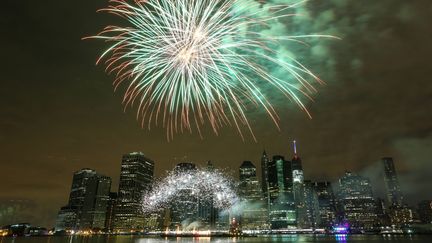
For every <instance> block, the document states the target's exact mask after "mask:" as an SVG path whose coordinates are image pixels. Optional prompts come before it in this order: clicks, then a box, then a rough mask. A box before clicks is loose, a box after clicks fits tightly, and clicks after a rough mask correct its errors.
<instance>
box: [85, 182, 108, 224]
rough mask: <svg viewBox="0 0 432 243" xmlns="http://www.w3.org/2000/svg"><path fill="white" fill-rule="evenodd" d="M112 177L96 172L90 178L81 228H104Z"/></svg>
mask: <svg viewBox="0 0 432 243" xmlns="http://www.w3.org/2000/svg"><path fill="white" fill-rule="evenodd" d="M110 189H111V178H110V177H108V176H103V175H98V174H96V175H95V176H93V177H92V178H90V179H89V181H88V184H87V193H86V194H87V195H86V197H85V200H84V205H83V209H82V215H81V222H80V225H81V228H83V229H100V230H101V229H104V228H105V219H106V211H107V207H108V202H109V193H110Z"/></svg>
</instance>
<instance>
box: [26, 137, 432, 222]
mask: <svg viewBox="0 0 432 243" xmlns="http://www.w3.org/2000/svg"><path fill="white" fill-rule="evenodd" d="M291 149H292V151H291V155H292V156H290V155H288V156H290V157H292V160H291V161H292V162H290V163H293V164H291V165H290V167H289V170H292V171H298V170H301V171H302V172H301V174H299V173H298V172H295V173H294V172H293V175H292V177H291V178H292V180H293V182H294V184H290V185H289V188H291V189H288V190H289V191H290V192H291V193H293V195H295V190H296V189H295V188H296V187H295V184H296V183H295V181H298V182H301V183H302V184H303V183H305V185H306V184H307V183H311V180H312V183H330V184H331V185H332V187H331V188H332V190H335V189H336V190H338V189H339V187H338V183H339V180H340V178H342V177H343V175H346V173H354V174H356V175H357V174H358V175H363V176H365V178H367V179H368V180H370V178H371V177H373V176H374V175H373V174H364V173H362V172H358V171H349V170H346V171H345V172H344V174H341V175H340V176H339V177H337V178H335V179H334V180H328V179H326V178H312V177H309V176H307V172H306V173H305V174H306V175H304V172H303V169H302V167H303V164H304V163H303V162H302V159H301V158H300V156H299V154H298V153H296V152H297V149H296V148H295V141H294V145H293V144H291ZM281 154H282V153H280V154H274V155H273V154H269V153H267V151H266V150H264V151H263V152H262V154H261V157H260V158H259V159H257V160H255V162H253V161H247V160H244V161H243V162H242V163H238V164H233V165H232V166H234V169H232V167H231V169H229V168H220V167H219V166H218V164H217V163H214V162H213V163H212V162H210V161H207V162H206V163H205V164H199V163H196V162H193V163H194V166H195V164H197V165H198V166H199V167H200V168H205V167H206V166H209V165H210V166H211V167H213V166H214V167H216V168H220V169H222V170H223V171H225V172H226V173H228V175H230V176H232V177H233V178H235V179H236V180H237V181H239V183H240V184H239V186H240V189H239V190H240V191H239V193H240V194H239V195H242V193H241V183H242V176H241V174H237V173H235V171H236V169H235V168H237V169H238V168H240V169H241V168H242V167H250V166H254V171H255V172H254V173H255V176H256V179H257V180H258V181H257V183H259V187H260V191H261V190H263V191H262V192H263V193H264V188H261V185H262V184H261V182H262V178H263V177H262V176H264V174H262V169H258V170H257V168H258V167H261V166H262V165H263V163H264V161H265V158H267V156H270V157H269V158H270V161H275V162H274V163H276V162H277V161H278V160H284V156H281ZM125 156H126V157H125ZM130 156H132V157H134V156H140V157H142V158H144V159H145V160H148V161H151V162H152V163H154V162H153V161H152V160H150V159H148V158H146V157H144V156H146V155H145V154H144V153H142V152H132V153H128V154H125V155H123V160H122V161H123V162H122V163H121V164H123V163H124V161H128V160H125V158H128V157H130ZM263 156H264V157H263ZM301 157H302V158H303V156H301ZM288 158H289V157H288ZM145 160H144V161H145ZM132 161H133V160H132ZM389 161H390V163H391V166H390V172H391V173H390V175H389V172H388V171H389V169H388V167H389V166H388V163H389ZM185 162H186V163H185ZM190 162H192V161H183V162H178V163H177V164H176V165H175V166H173V167H172V168H171V170H174V171H175V170H176V168H178V166H179V165H182V163H183V164H185V165H187V164H188V163H190ZM209 163H210V164H209ZM245 163H246V164H245ZM267 163H268V162H267ZM272 163H273V162H272ZM306 164H307V163H306ZM157 165H158V163H157V162H156V163H154V165H153V166H154V167H155V168H156V167H157ZM255 165H259V166H255ZM275 165H277V163H276V164H275ZM269 166H271V163H270V164H269ZM121 167H123V166H121ZM379 167H380V168H378V170H379V171H380V172H379V174H378V178H379V179H378V181H376V180H374V181H371V182H370V183H371V190H372V193H373V195H374V198H380V199H381V200H383V201H385V202H386V204H388V205H392V201H390V200H393V199H391V198H392V197H391V196H389V195H392V194H391V193H392V192H393V191H394V190H388V189H387V183H388V179H387V177H390V178H391V179H393V181H394V183H396V184H398V185H399V183H400V181H399V180H398V177H397V176H396V174H398V173H399V172H398V169H397V163H396V165H395V164H394V162H393V160H392V158H391V157H383V158H381V160H380V166H379ZM395 167H396V170H395ZM275 168H276V167H275ZM152 170H153V169H152ZM96 171H97V174H96ZM96 171H95V170H93V169H89V168H82V169H79V170H77V171H76V173H79V174H81V173H90V174H91V175H92V176H93V175H97V176H98V177H97V178H107V179H106V180H109V187H110V188H111V191H113V192H117V190H119V188H118V186H117V185H118V182H114V180H113V183H112V185H111V180H112V178H113V177H115V175H114V176H113V175H108V176H105V175H101V174H99V173H104V172H101V171H100V170H96ZM168 171H169V170H167V171H166V172H165V173H161V174H159V175H154V177H155V178H163V177H164V176H166V173H167V172H168ZM240 171H241V170H240ZM119 172H120V171H119ZM119 174H121V173H119ZM296 175H301V176H300V177H298V179H296ZM270 176H271V177H270V178H273V179H272V180H276V181H275V183H276V184H275V185H277V184H278V183H280V182H277V180H278V179H277V178H278V177H277V176H276V177H275V175H272V174H270ZM152 177H153V174H152ZM258 178H259V179H258ZM395 178H396V179H395ZM75 180H76V179H75V176H74V177H73V184H72V187H73V186H74V183H75V182H74V181H75ZM293 182H291V183H293ZM400 184H402V187H403V182H402V183H400ZM293 185H294V187H293ZM316 185H317V186H318V184H316ZM335 186H336V187H335ZM399 186H400V185H399ZM380 187H381V189H382V190H383V191H379V190H378V191H377V189H378V188H380ZM270 188H271V185H270ZM91 190H97V187H96V189H91ZM302 190H303V189H302ZM67 192H68V191H67V190H66V191H65V192H64V194H66V193H67ZM397 192H398V193H399V194H398V195H397V196H399V197H402V195H404V196H405V192H404V191H402V192H401V190H400V188H399V189H398V190H397ZM115 196H116V199H117V197H118V196H117V193H116V195H115ZM417 196H418V198H415V199H414V198H410V197H406V196H405V197H404V199H403V204H406V203H408V204H409V205H410V206H413V207H417V203H419V202H420V201H424V200H427V199H429V197H427V196H425V195H424V194H421V195H417ZM141 197H142V196H141ZM294 197H295V196H294ZM246 198H247V196H246ZM263 199H264V200H267V199H266V198H265V197H264V198H263ZM69 200H73V199H72V194H71V195H70V199H69ZM82 200H84V199H82ZM107 200H108V199H105V201H107ZM296 203H298V202H296ZM75 204H76V203H75ZM81 204H82V203H81ZM70 205H71V204H70V203H69V204H68V205H67V206H64V207H62V208H61V210H63V211H65V212H66V215H67V214H68V212H70ZM104 205H105V204H104ZM397 205H399V206H401V205H402V201H399V204H397ZM137 206H138V205H137ZM74 207H76V206H74ZM78 207H82V206H78ZM88 207H89V206H87V208H88ZM135 210H136V208H135ZM51 216H52V215H51ZM113 217H114V215H113ZM30 218H32V219H33V220H35V221H36V222H39V221H40V218H38V216H37V215H36V216H35V217H30ZM87 218H88V216H87ZM53 221H54V219H53V218H52V219H48V221H47V222H48V224H49V222H53ZM53 224H54V223H53ZM99 224H100V223H99ZM112 224H113V225H115V223H114V221H113V223H112Z"/></svg>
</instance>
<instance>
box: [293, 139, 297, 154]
mask: <svg viewBox="0 0 432 243" xmlns="http://www.w3.org/2000/svg"><path fill="white" fill-rule="evenodd" d="M293 145H294V155H297V142H296V140H294V141H293Z"/></svg>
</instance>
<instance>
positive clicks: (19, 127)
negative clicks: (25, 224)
mask: <svg viewBox="0 0 432 243" xmlns="http://www.w3.org/2000/svg"><path fill="white" fill-rule="evenodd" d="M105 5H106V1H104V0H98V1H88V0H78V1H74V2H73V3H72V2H70V3H68V4H65V3H64V2H61V1H53V0H50V1H44V2H43V3H42V2H35V1H29V0H27V1H13V0H6V1H4V2H3V3H2V8H1V9H0V15H1V16H2V18H0V27H1V29H2V38H1V39H0V46H1V47H0V48H1V53H2V58H1V60H0V62H1V63H0V67H1V70H2V72H1V76H0V80H1V83H2V88H1V89H0V115H1V121H0V148H1V154H2V158H1V171H2V177H1V183H0V192H1V193H0V196H2V197H5V198H18V199H31V200H33V202H34V205H36V206H35V207H37V208H40V209H38V210H35V211H34V212H35V215H37V217H33V218H31V219H29V220H32V221H34V223H40V224H44V225H45V224H46V225H51V224H52V223H53V221H54V218H55V212H56V210H57V209H58V208H59V207H60V206H63V205H64V204H65V203H66V201H67V197H68V193H69V188H70V183H71V179H72V173H73V171H76V170H78V169H80V168H83V167H91V168H94V169H96V170H98V171H100V172H101V173H104V174H106V175H109V176H112V177H113V178H114V183H113V185H115V186H114V188H113V190H115V189H116V188H115V187H116V184H117V180H118V176H119V170H120V159H121V155H122V154H123V153H126V152H130V151H138V150H139V151H143V152H144V153H146V154H147V155H148V156H149V157H150V158H153V159H154V160H155V161H156V172H157V173H158V174H161V172H162V171H164V170H167V169H171V168H172V166H173V165H174V164H175V163H176V162H178V161H180V160H185V159H187V160H192V161H195V162H197V163H203V162H204V161H207V160H210V159H211V160H213V161H214V163H215V164H216V165H217V166H220V167H224V168H231V169H233V170H237V167H238V166H239V165H240V164H241V161H243V160H252V161H253V162H254V163H255V164H257V163H259V157H260V154H261V152H262V149H263V148H266V150H267V151H268V152H269V153H270V154H282V155H286V156H287V157H290V155H289V154H291V152H290V150H291V149H290V145H289V142H290V141H291V140H292V139H294V138H296V139H297V140H298V141H299V152H300V153H301V156H302V158H303V161H304V167H305V173H306V176H307V177H308V178H312V179H329V180H336V179H337V178H338V177H339V176H340V175H341V174H342V173H343V172H344V171H345V170H353V171H368V170H369V168H372V169H370V170H374V169H373V168H379V162H378V161H379V159H380V158H381V157H383V156H394V157H395V161H396V166H397V167H398V169H400V178H401V181H402V185H403V189H404V192H405V194H406V195H407V197H409V198H411V199H410V202H415V201H417V200H420V199H424V198H430V197H431V195H428V194H427V191H428V190H427V189H428V188H430V186H431V185H432V180H431V179H430V176H428V175H427V172H428V171H431V168H430V166H429V164H430V163H429V162H430V159H429V157H431V150H430V148H431V146H432V136H431V135H430V134H432V123H431V120H432V112H430V111H431V102H432V87H431V84H430V82H431V78H430V74H429V70H430V68H431V65H430V54H431V53H432V46H431V45H430V43H432V35H430V26H429V23H430V16H432V2H431V1H429V0H417V1H403V0H380V1H374V0H365V1H358V0H349V1H347V0H328V1H324V0H322V1H321V0H313V1H310V2H309V3H308V4H307V7H306V8H302V9H301V11H303V13H304V19H303V20H302V19H298V20H296V22H295V24H296V25H298V24H300V23H304V25H303V26H301V27H299V28H298V29H296V31H306V32H308V33H312V32H320V33H329V34H334V35H338V36H340V37H342V38H343V40H341V41H328V40H326V41H322V40H316V41H313V42H312V44H313V45H312V48H309V49H304V50H302V53H303V54H304V59H305V60H304V61H307V62H306V64H308V66H310V68H311V69H312V70H315V71H316V73H317V74H319V75H320V76H321V77H322V78H323V79H324V80H325V81H326V82H327V84H326V85H324V86H322V87H319V93H318V94H317V95H316V96H315V101H314V102H311V103H309V104H308V108H309V109H310V111H311V113H312V115H313V119H312V120H310V119H308V118H307V116H306V115H305V114H304V113H302V112H301V111H299V110H297V109H296V108H295V107H294V106H292V105H289V103H285V101H284V103H282V102H281V103H279V104H278V106H277V108H278V111H279V113H280V117H281V122H280V125H281V131H278V130H277V129H276V128H275V126H274V125H273V124H272V123H271V122H270V121H269V119H268V118H267V117H266V116H265V115H264V114H257V115H254V116H253V119H252V123H253V124H252V125H253V127H254V128H255V129H254V130H255V134H256V136H257V138H258V143H255V142H253V141H251V139H250V138H249V139H247V140H246V141H244V142H243V141H242V140H241V139H240V138H239V136H238V135H237V134H236V132H235V128H233V127H226V128H224V129H223V130H222V131H221V134H220V135H219V136H215V135H214V134H212V132H211V131H210V129H204V132H203V133H204V134H203V135H204V137H205V139H204V140H201V139H200V137H199V136H198V135H197V134H195V133H194V134H180V135H178V136H177V137H176V138H175V140H174V141H172V142H167V140H166V138H165V135H166V134H165V131H164V130H163V129H162V128H155V129H152V130H151V131H148V130H146V129H141V128H140V125H139V123H138V122H137V121H136V119H135V115H134V110H133V109H128V110H126V112H123V107H122V105H121V97H120V96H121V95H120V93H113V87H112V84H111V81H112V78H113V77H111V76H108V75H106V74H105V73H104V72H103V69H102V68H101V67H96V66H95V65H94V62H95V60H96V58H97V56H98V54H100V52H101V51H102V49H103V47H104V44H103V43H100V42H97V41H82V40H81V38H82V37H84V36H87V35H91V34H95V33H96V32H97V31H99V30H101V28H102V27H103V26H104V24H105V23H108V22H112V21H116V20H115V19H110V17H109V16H106V15H104V14H96V13H95V11H96V10H97V9H98V8H100V7H103V6H105ZM302 21H304V22H302ZM303 54H302V55H303ZM184 156H187V157H186V158H184ZM377 170H378V169H377ZM377 170H376V171H377ZM369 174H370V175H372V174H371V173H369ZM377 187H379V185H377ZM378 193H379V190H378ZM36 213H37V214H36ZM41 215H43V216H41Z"/></svg>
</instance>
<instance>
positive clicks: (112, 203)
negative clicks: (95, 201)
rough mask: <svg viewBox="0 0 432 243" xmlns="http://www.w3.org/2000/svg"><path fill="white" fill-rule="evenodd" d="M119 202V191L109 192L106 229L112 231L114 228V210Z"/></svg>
mask: <svg viewBox="0 0 432 243" xmlns="http://www.w3.org/2000/svg"><path fill="white" fill-rule="evenodd" d="M116 203H117V193H116V192H110V194H109V200H108V205H107V210H106V211H107V212H106V217H105V230H106V231H107V232H111V231H112V230H113V226H114V225H113V224H114V210H115V207H116Z"/></svg>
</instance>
